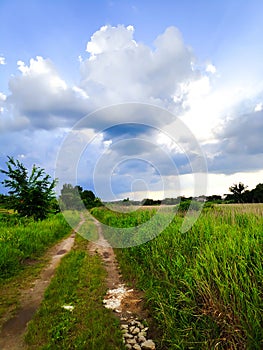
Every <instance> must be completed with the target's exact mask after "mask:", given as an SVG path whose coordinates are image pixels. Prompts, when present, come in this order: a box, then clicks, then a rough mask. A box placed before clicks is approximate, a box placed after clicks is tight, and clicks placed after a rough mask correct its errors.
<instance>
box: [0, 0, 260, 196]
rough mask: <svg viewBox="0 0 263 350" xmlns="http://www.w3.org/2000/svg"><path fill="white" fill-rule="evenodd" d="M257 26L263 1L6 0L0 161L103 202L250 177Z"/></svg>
mask: <svg viewBox="0 0 263 350" xmlns="http://www.w3.org/2000/svg"><path fill="white" fill-rule="evenodd" d="M262 33H263V2H262V1H261V0H252V1H245V0H238V1H237V0H220V1H219V0H214V1H208V0H207V1H205V0H185V1H179V0H171V1H170V0H163V1H159V0H157V1H148V0H147V1H146V0H140V1H139V0H123V1H120V0H111V1H110V0H101V1H89V0H86V1H84V0H75V1H69V0H63V1H62V0H57V1H51V0H45V1H42V0H34V1H33V0H31V1H29V0H24V1H19V0H0V168H2V169H3V168H4V169H5V168H6V164H5V163H6V161H7V156H12V157H14V158H15V159H18V160H19V161H21V162H22V163H23V164H25V166H26V167H27V168H28V169H31V167H32V165H33V164H36V165H37V166H40V167H41V168H44V169H45V171H46V172H47V173H49V174H50V175H51V176H52V177H57V178H58V179H59V184H58V187H57V191H58V193H59V191H60V188H61V186H62V185H63V183H72V184H73V185H76V184H78V185H81V186H83V187H84V188H87V189H91V190H93V191H94V192H95V193H96V195H97V196H99V197H100V198H102V199H103V200H117V199H123V198H127V197H129V198H131V199H143V198H146V197H147V198H154V199H162V198H165V197H177V196H180V195H185V196H190V195H202V194H204V195H211V194H220V195H222V194H225V193H228V188H229V187H230V186H231V185H232V184H233V183H238V182H240V181H241V182H243V183H244V184H245V185H248V189H252V188H254V187H255V186H256V185H257V184H258V183H260V182H261V183H262V182H263V138H262V135H263V65H262V63H261V62H262V57H263V43H262ZM2 179H3V177H2V175H1V178H0V180H2ZM5 191H6V189H4V188H3V187H2V186H0V192H2V193H5Z"/></svg>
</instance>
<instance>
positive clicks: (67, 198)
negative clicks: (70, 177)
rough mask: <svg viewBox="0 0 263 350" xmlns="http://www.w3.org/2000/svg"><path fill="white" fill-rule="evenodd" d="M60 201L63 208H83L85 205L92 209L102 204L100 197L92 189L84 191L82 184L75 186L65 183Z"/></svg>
mask: <svg viewBox="0 0 263 350" xmlns="http://www.w3.org/2000/svg"><path fill="white" fill-rule="evenodd" d="M59 201H60V206H61V208H62V209H63V210H65V209H71V210H81V209H83V205H84V206H85V207H86V208H87V209H91V208H94V207H98V206H101V205H102V203H101V201H100V199H99V198H97V197H96V196H95V194H94V193H93V192H92V191H90V190H84V191H83V188H82V187H81V186H74V187H73V186H72V185H71V184H64V185H63V187H62V189H61V195H60V197H59Z"/></svg>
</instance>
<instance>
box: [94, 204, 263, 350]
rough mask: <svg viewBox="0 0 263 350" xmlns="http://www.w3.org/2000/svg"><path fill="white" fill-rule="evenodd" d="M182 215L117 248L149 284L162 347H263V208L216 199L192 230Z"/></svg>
mask: <svg viewBox="0 0 263 350" xmlns="http://www.w3.org/2000/svg"><path fill="white" fill-rule="evenodd" d="M106 214H107V215H108V213H107V212H106ZM100 215H101V216H102V215H103V212H102V211H101V212H100ZM112 215H114V214H112ZM127 220H128V219H127ZM182 220H183V218H182V217H180V216H176V217H175V218H174V220H173V222H172V223H171V224H170V225H169V226H168V227H167V228H166V229H165V230H164V231H163V232H162V233H161V234H160V235H159V236H158V237H157V238H155V239H153V240H152V241H149V242H147V243H145V244H143V245H140V246H136V247H131V248H128V249H118V250H116V253H117V257H118V260H119V263H120V265H121V268H122V272H123V274H124V276H125V277H126V278H127V280H129V281H135V282H136V285H137V287H139V288H141V289H142V290H144V291H145V295H146V300H147V303H148V306H149V307H150V309H151V311H152V316H153V317H154V319H155V324H156V326H157V327H158V328H159V330H160V331H161V334H162V339H155V340H156V341H157V342H158V346H159V348H162V349H169V350H170V349H207V350H208V349H209V350H211V349H238V350H240V349H246V350H257V349H258V350H259V349H261V348H262V347H263V343H262V339H263V330H262V324H263V322H262V321H263V320H262V315H263V309H262V276H263V267H262V243H263V239H262V232H263V218H262V213H257V210H255V208H254V210H244V207H242V206H234V207H232V206H222V207H221V206H218V207H217V206H216V207H215V208H214V209H213V208H212V209H210V210H209V209H208V210H206V211H204V212H203V213H202V214H201V216H200V218H199V219H198V221H197V222H196V223H195V225H194V226H193V227H192V228H191V229H190V230H189V231H188V232H186V233H181V232H180V227H181V224H182Z"/></svg>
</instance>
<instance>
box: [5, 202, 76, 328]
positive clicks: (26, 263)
mask: <svg viewBox="0 0 263 350" xmlns="http://www.w3.org/2000/svg"><path fill="white" fill-rule="evenodd" d="M72 215H73V214H72ZM74 215H75V214H74ZM77 221H79V217H77V215H75V224H76V223H77ZM0 224H1V232H0V248H1V250H0V326H2V325H3V323H4V322H5V321H6V320H7V319H8V318H10V315H12V314H15V312H16V310H17V308H18V307H19V297H20V294H21V290H24V289H26V288H29V287H30V285H31V284H32V283H33V281H34V280H35V279H36V278H37V277H38V276H39V274H40V272H41V270H42V269H43V267H44V266H45V265H46V264H47V263H48V260H49V257H47V256H46V255H45V252H46V251H47V249H48V248H49V247H51V246H52V245H53V244H55V243H57V242H58V241H59V240H60V239H62V238H63V237H65V236H67V235H69V234H70V232H71V227H70V226H69V225H68V224H67V223H66V221H65V220H64V218H63V216H62V215H61V214H57V215H54V216H51V217H50V218H48V219H47V220H44V221H39V222H33V221H32V220H30V219H23V218H19V217H17V216H16V215H12V213H9V214H7V213H6V212H5V210H4V209H3V210H2V212H1V213H0Z"/></svg>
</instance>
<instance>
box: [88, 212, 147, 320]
mask: <svg viewBox="0 0 263 350" xmlns="http://www.w3.org/2000/svg"><path fill="white" fill-rule="evenodd" d="M93 220H94V222H95V225H96V226H97V229H98V235H99V239H98V240H97V241H96V242H90V244H89V251H90V253H91V254H99V255H100V257H101V258H102V260H103V262H104V266H105V269H106V271H107V279H106V282H107V287H108V288H109V290H110V291H111V290H114V289H119V287H120V286H124V282H123V281H122V275H121V273H120V268H119V266H118V263H117V260H116V256H115V253H114V250H113V248H112V247H111V246H110V245H109V243H108V241H107V240H106V239H105V238H104V236H103V234H102V229H101V225H100V223H99V221H97V220H96V219H95V218H93ZM109 297H110V296H109ZM106 298H107V296H106ZM143 300H144V295H143V292H141V291H138V290H135V289H128V288H127V292H126V293H123V295H122V296H121V305H120V307H118V308H117V310H113V311H115V312H116V315H118V317H120V319H121V320H127V319H140V320H143V319H147V318H149V313H148V311H147V309H145V307H144V304H143Z"/></svg>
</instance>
